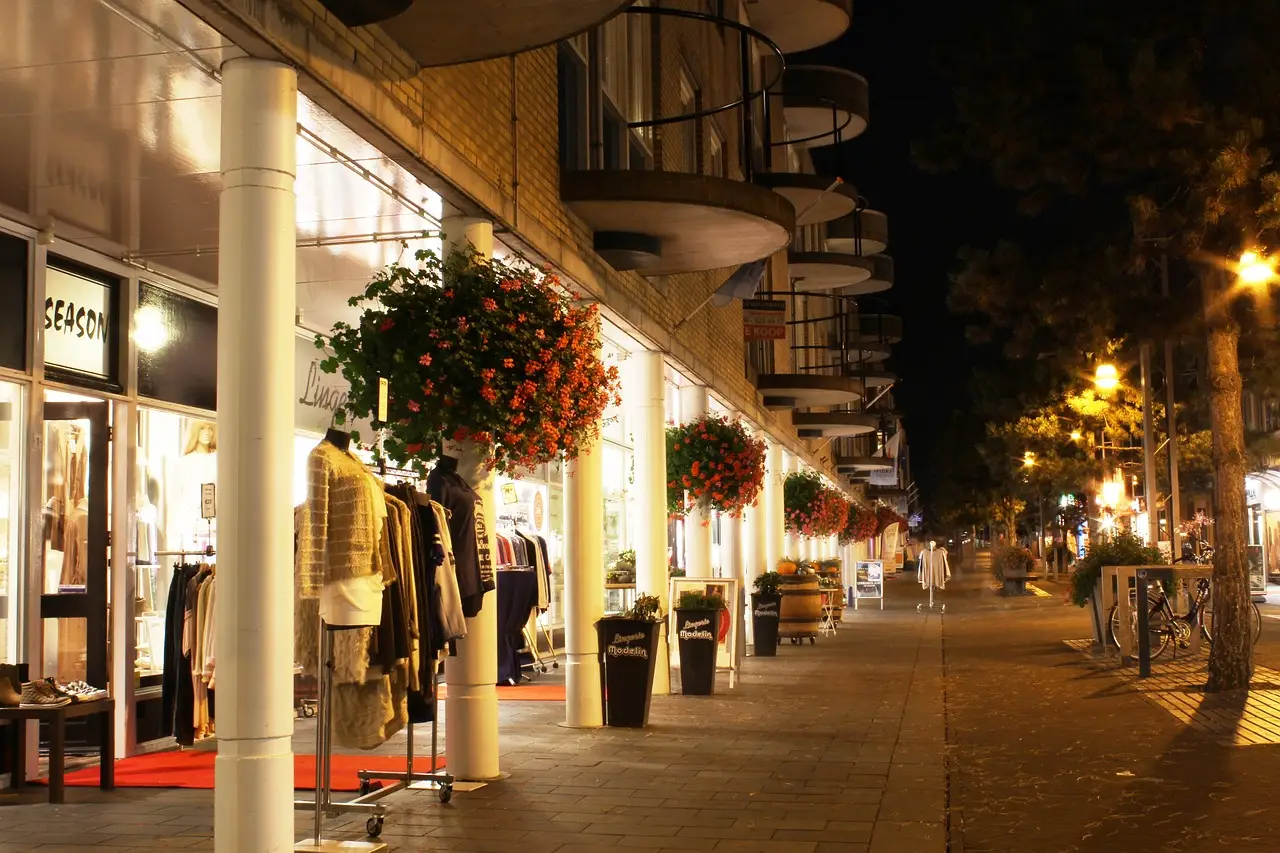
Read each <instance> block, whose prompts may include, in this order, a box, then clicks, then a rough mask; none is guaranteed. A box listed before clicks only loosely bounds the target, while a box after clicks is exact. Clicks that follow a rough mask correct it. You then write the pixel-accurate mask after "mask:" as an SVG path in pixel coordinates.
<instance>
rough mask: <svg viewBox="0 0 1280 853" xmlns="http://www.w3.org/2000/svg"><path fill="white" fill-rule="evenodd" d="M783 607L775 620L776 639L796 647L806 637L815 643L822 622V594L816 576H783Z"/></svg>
mask: <svg viewBox="0 0 1280 853" xmlns="http://www.w3.org/2000/svg"><path fill="white" fill-rule="evenodd" d="M781 580H782V587H781V592H782V606H781V607H780V608H779V612H780V613H781V614H782V615H781V616H780V617H779V618H778V638H779V639H781V638H783V637H787V638H789V639H790V640H791V642H793V643H798V642H800V641H801V640H803V639H804V638H805V637H808V638H809V641H810V642H816V641H817V637H818V626H819V625H820V624H821V622H822V590H820V589H819V588H818V576H817V575H784V576H783V577H782V579H781Z"/></svg>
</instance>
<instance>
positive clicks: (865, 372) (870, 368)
mask: <svg viewBox="0 0 1280 853" xmlns="http://www.w3.org/2000/svg"><path fill="white" fill-rule="evenodd" d="M848 375H849V376H851V377H852V378H854V379H856V380H858V381H859V382H861V383H862V384H863V385H864V386H865V387H867V388H883V387H884V386H886V385H892V384H893V383H895V382H897V381H898V377H897V376H896V375H895V374H892V373H890V372H889V371H887V370H885V369H883V368H882V367H880V365H873V364H862V365H858V364H854V365H851V366H850V367H849V368H848ZM876 414H877V415H879V414H880V413H879V412H877V413H876Z"/></svg>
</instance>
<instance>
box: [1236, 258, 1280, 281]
mask: <svg viewBox="0 0 1280 853" xmlns="http://www.w3.org/2000/svg"><path fill="white" fill-rule="evenodd" d="M1236 275H1238V276H1239V277H1240V282H1241V283H1242V284H1247V285H1250V286H1251V287H1258V286H1260V285H1264V284H1267V283H1268V282H1270V281H1271V280H1272V279H1273V278H1275V277H1276V264H1275V261H1273V260H1272V259H1271V258H1268V257H1266V256H1265V255H1260V254H1258V253H1257V252H1253V251H1249V252H1244V253H1243V254H1241V255H1240V263H1239V264H1238V265H1237V266H1236Z"/></svg>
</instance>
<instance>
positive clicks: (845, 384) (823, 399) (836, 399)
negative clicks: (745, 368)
mask: <svg viewBox="0 0 1280 853" xmlns="http://www.w3.org/2000/svg"><path fill="white" fill-rule="evenodd" d="M756 390H757V391H759V392H760V394H761V395H762V396H763V397H764V406H765V408H766V409H811V408H817V407H825V406H843V405H845V404H846V403H853V402H855V401H857V400H859V399H861V398H862V383H861V382H860V381H859V380H858V379H856V378H855V377H852V376H826V375H821V376H820V375H817V374H812V373H762V374H761V375H760V376H758V377H756Z"/></svg>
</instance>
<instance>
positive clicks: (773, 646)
mask: <svg viewBox="0 0 1280 853" xmlns="http://www.w3.org/2000/svg"><path fill="white" fill-rule="evenodd" d="M781 611H782V596H781V595H778V594H777V593H775V594H773V595H763V594H761V593H758V592H757V593H752V595H751V636H752V637H754V638H755V650H756V657H758V658H772V657H777V656H778V616H779V615H780V614H781Z"/></svg>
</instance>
